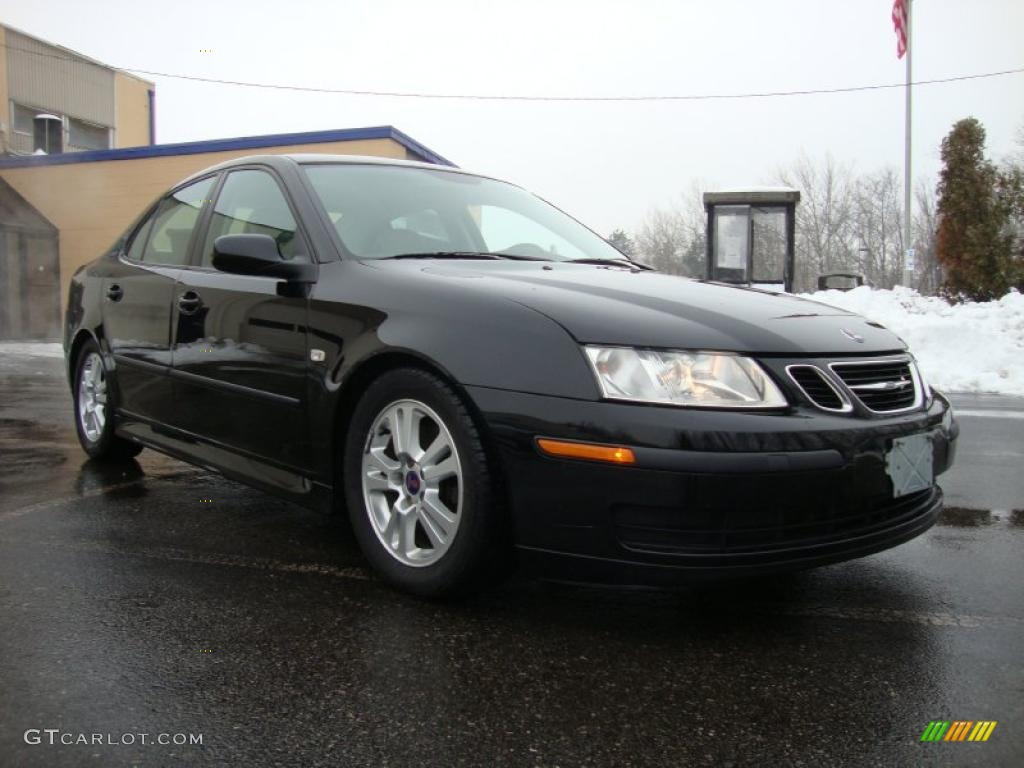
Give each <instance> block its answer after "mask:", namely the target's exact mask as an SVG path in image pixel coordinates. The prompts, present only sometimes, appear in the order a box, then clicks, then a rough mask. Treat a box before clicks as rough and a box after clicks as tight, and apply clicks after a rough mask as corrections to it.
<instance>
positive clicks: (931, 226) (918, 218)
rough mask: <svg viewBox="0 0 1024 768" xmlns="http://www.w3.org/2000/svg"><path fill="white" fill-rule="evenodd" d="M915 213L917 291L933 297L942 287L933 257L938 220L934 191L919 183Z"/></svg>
mask: <svg viewBox="0 0 1024 768" xmlns="http://www.w3.org/2000/svg"><path fill="white" fill-rule="evenodd" d="M915 198H916V200H917V211H916V212H915V213H914V222H913V224H914V252H915V254H916V257H917V258H916V259H915V263H916V271H917V289H918V291H920V292H921V293H924V294H929V295H934V294H935V293H937V292H938V290H939V286H940V285H942V269H941V268H940V266H939V260H938V259H937V258H936V256H935V245H936V240H937V233H938V228H939V220H938V217H937V216H936V213H935V189H934V187H932V186H931V185H930V184H928V183H926V182H924V181H919V182H918V184H917V190H916V191H915Z"/></svg>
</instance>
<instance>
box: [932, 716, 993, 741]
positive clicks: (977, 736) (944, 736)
mask: <svg viewBox="0 0 1024 768" xmlns="http://www.w3.org/2000/svg"><path fill="white" fill-rule="evenodd" d="M995 728H996V721H995V720H978V721H977V722H975V721H973V720H954V721H953V722H952V723H951V722H950V721H949V720H932V721H931V722H930V723H928V727H927V728H925V729H924V733H922V734H921V741H988V737H989V736H991V735H992V731H994V730H995Z"/></svg>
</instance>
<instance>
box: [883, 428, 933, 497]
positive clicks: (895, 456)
mask: <svg viewBox="0 0 1024 768" xmlns="http://www.w3.org/2000/svg"><path fill="white" fill-rule="evenodd" d="M932 460H933V452H932V436H931V435H930V434H919V435H908V436H906V437H897V438H896V439H894V440H893V441H892V448H890V449H889V451H888V452H886V454H885V473H886V474H887V475H889V478H890V479H891V480H892V495H893V497H894V498H897V499H898V498H900V497H901V496H907V495H908V494H911V493H916V492H917V491H923V490H925V489H926V488H931V487H932V485H934V484H935V469H934V467H933V465H932Z"/></svg>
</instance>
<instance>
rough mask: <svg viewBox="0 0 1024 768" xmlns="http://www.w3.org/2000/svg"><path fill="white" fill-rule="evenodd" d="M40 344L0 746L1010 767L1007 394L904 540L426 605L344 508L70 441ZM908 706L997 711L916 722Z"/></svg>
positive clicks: (1022, 707) (965, 441) (102, 761)
mask: <svg viewBox="0 0 1024 768" xmlns="http://www.w3.org/2000/svg"><path fill="white" fill-rule="evenodd" d="M61 366H62V362H61V361H60V360H58V359H53V358H44V357H28V356H23V355H22V356H12V355H8V354H4V355H3V356H2V357H0V765H2V766H79V765H97V766H100V765H102V766H118V765H242V766H262V765H301V766H317V765H342V766H349V765H352V766H433V765H437V766H462V765H466V766H469V765H472V766H501V765H509V766H578V765H590V766H648V765H665V766H681V765H773V764H775V765H806V766H826V765H827V766H835V765H945V764H950V765H979V766H981V765H984V766H998V765H1006V766H1009V765H1022V764H1024V658H1022V657H1024V591H1022V590H1024V419H1022V416H1024V400H1019V399H1018V400H1015V399H1011V398H997V397H984V396H982V397H967V396H964V397H958V398H955V400H954V402H955V403H956V404H957V405H958V407H959V408H960V410H961V412H962V413H963V414H964V415H963V416H962V419H961V425H962V428H963V433H962V437H961V441H960V446H959V451H960V453H959V459H958V461H959V463H958V465H957V467H956V468H955V469H954V470H953V471H952V472H951V473H949V474H947V475H945V476H944V477H943V478H942V481H941V483H942V485H943V486H944V487H945V489H946V492H947V500H948V502H949V503H950V504H951V505H953V506H952V508H950V509H949V510H948V511H947V512H946V513H945V514H944V517H943V519H942V521H941V523H940V524H939V525H938V526H936V527H935V528H933V529H932V530H931V531H930V532H928V533H927V534H926V535H924V536H922V537H921V538H919V539H916V540H914V541H912V542H910V543H908V544H905V545H903V546H901V547H898V548H897V549H894V550H890V551H888V552H885V553H882V554H879V555H874V556H872V557H869V558H865V559H862V560H859V561H854V562H850V563H845V564H841V565H836V566H832V567H829V568H825V569H819V570H816V571H811V572H806V573H801V574H796V575H790V576H782V577H777V578H771V579H765V578H762V579H758V580H756V581H744V582H736V583H731V584H725V585H718V586H702V587H699V588H690V589H685V590H682V591H679V592H673V593H664V592H649V591H623V590H608V589H589V588H580V587H568V586H559V585H553V584H546V583H540V582H536V581H532V580H530V579H527V578H525V577H522V576H520V577H517V578H515V579H513V580H512V581H510V582H508V583H507V584H505V585H504V586H502V587H501V588H499V589H497V590H494V591H491V592H489V593H486V594H484V595H481V596H478V597H475V598H472V599H469V600H465V601H462V602H457V603H429V602H423V601H419V600H415V599H412V598H407V597H404V596H402V595H400V594H396V593H395V592H393V591H392V590H390V589H388V588H387V587H385V586H384V585H382V584H380V583H379V582H377V581H375V580H374V579H373V577H372V576H370V574H369V573H368V572H367V570H366V569H365V567H364V563H363V560H362V558H361V556H360V555H359V554H358V552H357V551H356V550H355V547H354V545H353V543H352V540H351V538H350V537H349V536H348V535H347V533H346V530H345V527H344V526H343V525H342V524H341V523H340V522H339V521H337V520H332V519H327V518H323V517H321V516H319V515H316V514H314V513H311V512H307V511H304V510H302V509H300V508H297V507H294V506H291V505H289V504H287V503H285V502H281V501H278V500H276V499H273V498H270V497H268V496H265V495H263V494H261V493H259V492H257V491H253V490H249V489H247V488H245V487H244V486H241V485H238V484H236V483H233V482H230V481H227V480H224V479H223V478H221V477H219V476H217V475H215V474H212V473H210V472H207V471H204V470H199V469H195V468H192V467H190V466H188V465H185V464H183V463H180V462H177V461H174V460H172V459H168V458H164V457H162V456H159V455H157V454H155V453H154V452H152V451H144V452H143V453H142V454H141V455H140V456H139V458H138V461H137V462H133V463H131V464H128V465H123V466H113V467H112V466H104V465H97V464H95V463H93V462H89V461H86V460H85V455H84V454H83V453H82V452H81V451H80V449H79V448H78V445H77V443H76V441H75V437H74V430H73V426H72V421H71V415H70V414H71V410H70V408H71V406H70V397H69V395H68V393H67V387H66V384H65V381H64V379H63V378H62V373H61ZM1014 510H1016V511H1014ZM931 720H973V721H977V720H995V721H998V726H997V727H996V728H995V730H994V731H993V733H992V736H991V738H990V739H989V741H988V742H985V743H969V742H963V743H952V742H942V743H935V744H922V743H920V741H919V740H920V737H921V734H922V732H923V730H924V729H925V727H926V726H927V725H928V723H929V721H931ZM30 729H37V730H38V731H39V734H38V740H39V741H40V742H41V743H38V744H30V743H26V736H25V734H26V731H30ZM45 729H51V730H52V729H58V732H57V733H54V734H53V739H54V742H55V743H54V744H52V745H51V744H50V743H49V742H48V739H50V737H51V736H50V734H48V733H47V732H46V730H45ZM92 734H100V735H101V738H102V742H103V743H97V744H88V743H86V744H83V743H71V744H61V743H60V742H61V739H62V738H63V739H64V740H65V741H72V742H75V741H78V742H81V741H82V740H83V738H84V740H86V741H89V740H90V739H92V738H93V737H92ZM140 734H147V736H146V741H147V742H149V743H146V744H142V743H140V742H141V741H142V740H143V739H142V737H141V736H140ZM162 734H166V735H167V737H166V738H165V739H164V740H173V739H174V737H175V736H176V735H178V734H184V735H185V736H184V738H186V739H188V738H189V735H192V736H193V737H194V736H196V735H200V734H201V739H202V744H201V745H189V744H186V745H181V746H176V745H174V744H173V743H172V744H168V745H164V744H157V743H155V742H156V741H157V739H158V738H160V737H161V735H162ZM80 735H83V736H82V737H81V738H80ZM35 738H36V734H35V730H31V731H30V733H29V740H35ZM129 740H131V741H134V743H132V744H125V743H121V742H125V741H129ZM111 741H112V742H114V743H107V742H111Z"/></svg>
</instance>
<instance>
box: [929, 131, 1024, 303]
mask: <svg viewBox="0 0 1024 768" xmlns="http://www.w3.org/2000/svg"><path fill="white" fill-rule="evenodd" d="M942 164H943V168H942V172H941V174H940V176H939V185H938V189H937V192H938V198H939V199H938V203H937V206H936V207H937V213H938V217H939V228H938V238H937V243H936V255H937V257H938V260H939V263H940V264H941V265H942V268H943V271H944V275H945V278H944V281H943V286H942V290H943V293H944V294H945V295H946V296H947V297H948V298H950V299H951V300H963V299H965V298H969V299H973V300H975V301H988V300H990V299H996V298H999V297H1001V296H1003V295H1004V294H1006V293H1007V292H1008V291H1009V290H1010V288H1011V287H1013V286H1017V287H1021V279H1022V277H1024V270H1022V269H1021V264H1020V260H1019V259H1017V258H1015V257H1014V254H1013V249H1012V243H1013V236H1012V232H1011V231H1010V227H1009V221H1010V217H1009V213H1010V212H1009V206H1008V205H1007V202H1006V200H1005V198H1004V197H1002V196H1001V195H999V194H998V188H999V186H1000V182H1001V179H1000V174H999V172H998V171H997V170H996V167H995V166H994V165H993V164H992V163H991V162H990V161H989V160H988V159H987V158H986V157H985V129H984V127H983V126H982V125H981V123H980V122H978V121H977V120H976V119H974V118H973V117H969V118H966V119H964V120H960V121H959V122H958V123H956V124H955V125H954V126H953V129H952V130H951V131H950V132H949V135H948V136H946V138H945V139H943V140H942Z"/></svg>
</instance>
